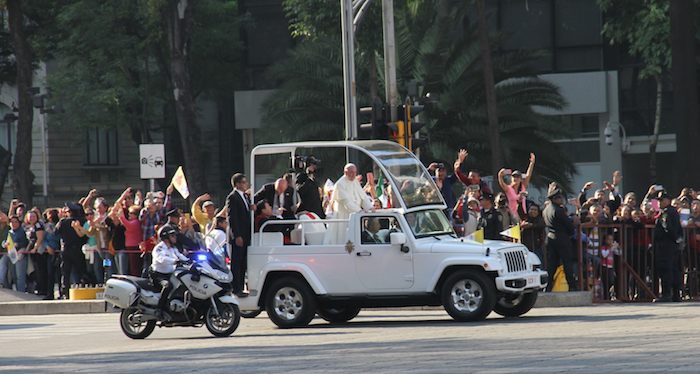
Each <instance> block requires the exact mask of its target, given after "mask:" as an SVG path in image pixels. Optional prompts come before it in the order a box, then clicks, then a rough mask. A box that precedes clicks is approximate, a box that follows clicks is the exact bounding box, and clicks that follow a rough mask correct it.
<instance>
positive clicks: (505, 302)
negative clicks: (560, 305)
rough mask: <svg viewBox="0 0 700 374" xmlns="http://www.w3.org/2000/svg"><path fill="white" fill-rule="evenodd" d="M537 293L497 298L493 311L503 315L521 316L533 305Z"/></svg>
mask: <svg viewBox="0 0 700 374" xmlns="http://www.w3.org/2000/svg"><path fill="white" fill-rule="evenodd" d="M537 295H538V293H537V292H530V293H521V294H514V295H505V296H503V297H501V298H500V299H499V300H498V302H497V303H496V306H494V308H493V311H494V312H496V313H498V314H500V315H502V316H504V317H518V316H522V315H523V314H525V313H527V312H529V311H530V309H532V307H534V306H535V303H536V302H537Z"/></svg>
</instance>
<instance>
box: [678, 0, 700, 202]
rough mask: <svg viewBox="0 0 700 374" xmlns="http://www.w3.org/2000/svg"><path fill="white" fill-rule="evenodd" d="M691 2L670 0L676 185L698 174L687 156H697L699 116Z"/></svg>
mask: <svg viewBox="0 0 700 374" xmlns="http://www.w3.org/2000/svg"><path fill="white" fill-rule="evenodd" d="M695 14H696V13H695V4H694V2H693V1H692V0H674V1H671V54H672V56H671V57H672V59H673V64H672V65H671V79H672V85H673V112H674V116H673V118H674V122H675V123H676V124H677V127H676V144H677V145H678V151H677V152H676V157H677V162H676V166H677V167H678V171H677V173H676V175H677V178H678V180H677V181H676V186H677V187H678V188H682V187H684V186H700V174H698V173H697V171H696V169H697V166H696V165H695V163H694V162H691V160H697V159H698V157H700V153H699V152H698V151H699V150H698V148H697V144H700V118H699V117H700V116H699V114H698V104H699V103H698V78H697V72H696V69H697V58H696V46H695V32H696V29H695Z"/></svg>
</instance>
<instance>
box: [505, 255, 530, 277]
mask: <svg viewBox="0 0 700 374" xmlns="http://www.w3.org/2000/svg"><path fill="white" fill-rule="evenodd" d="M503 257H504V258H505V259H506V265H507V266H508V272H509V273H515V272H519V271H525V270H527V262H526V261H525V252H523V251H521V250H516V251H508V252H503Z"/></svg>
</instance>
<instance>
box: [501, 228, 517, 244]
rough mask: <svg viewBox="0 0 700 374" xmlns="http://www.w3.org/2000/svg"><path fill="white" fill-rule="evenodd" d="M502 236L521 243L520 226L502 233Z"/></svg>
mask: <svg viewBox="0 0 700 374" xmlns="http://www.w3.org/2000/svg"><path fill="white" fill-rule="evenodd" d="M501 235H503V236H506V237H509V238H513V239H515V240H517V241H518V243H520V224H517V225H515V226H513V227H511V228H509V229H508V230H504V231H501Z"/></svg>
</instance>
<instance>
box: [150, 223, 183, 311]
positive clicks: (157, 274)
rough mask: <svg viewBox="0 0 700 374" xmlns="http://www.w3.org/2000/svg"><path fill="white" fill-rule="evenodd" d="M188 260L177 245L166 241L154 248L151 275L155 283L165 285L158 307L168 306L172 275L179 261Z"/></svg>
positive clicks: (163, 308) (164, 307)
mask: <svg viewBox="0 0 700 374" xmlns="http://www.w3.org/2000/svg"><path fill="white" fill-rule="evenodd" d="M161 230H163V229H161ZM188 260H189V259H188V258H187V257H185V256H184V255H183V254H182V253H180V251H178V250H177V248H176V247H170V246H168V245H167V244H166V243H165V242H160V243H158V245H156V246H155V247H154V248H153V263H152V264H151V272H150V275H151V279H152V280H153V284H154V285H158V284H160V285H161V286H163V289H162V291H161V294H160V300H159V301H158V308H160V309H161V310H165V309H166V308H167V304H166V302H167V300H168V295H169V294H170V290H171V289H172V284H170V275H171V274H172V273H173V272H174V271H175V267H176V265H177V262H178V261H188Z"/></svg>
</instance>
